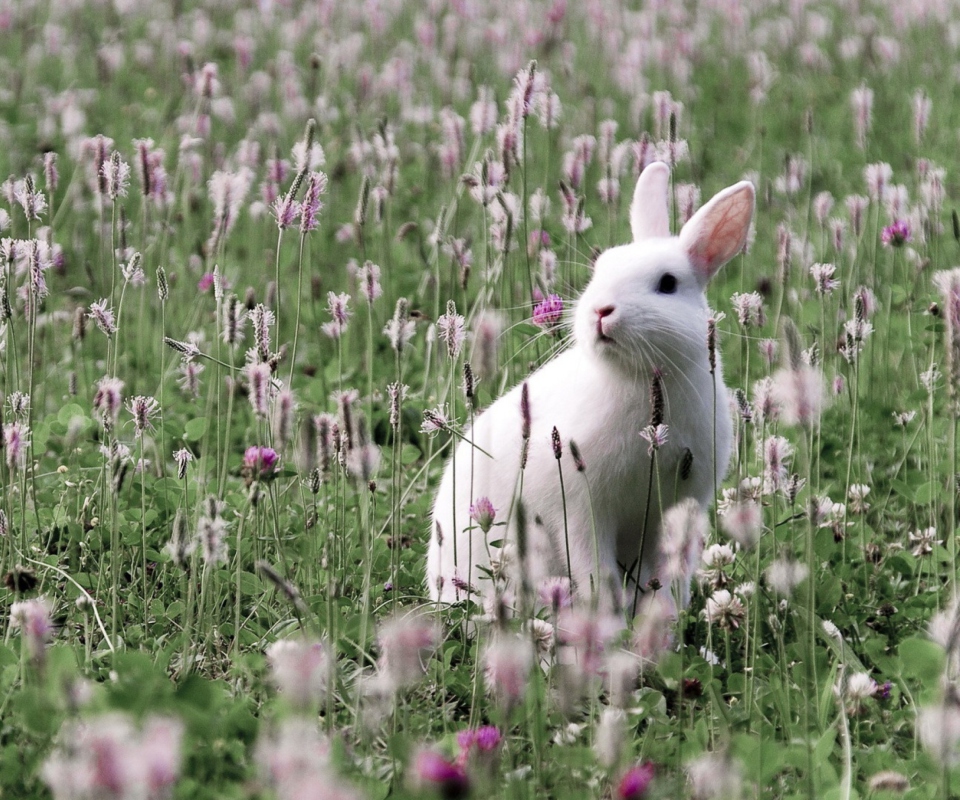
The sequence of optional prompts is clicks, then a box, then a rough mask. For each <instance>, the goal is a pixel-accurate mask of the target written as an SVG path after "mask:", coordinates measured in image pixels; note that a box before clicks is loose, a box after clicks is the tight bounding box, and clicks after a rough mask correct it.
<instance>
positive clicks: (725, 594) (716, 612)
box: [702, 589, 747, 630]
mask: <svg viewBox="0 0 960 800" xmlns="http://www.w3.org/2000/svg"><path fill="white" fill-rule="evenodd" d="M702 613H703V618H704V619H705V620H706V621H707V622H709V623H710V624H711V625H713V624H717V625H719V626H720V627H721V628H723V629H724V630H736V629H737V628H739V627H740V623H741V621H742V620H743V618H744V616H746V613H747V612H746V609H745V608H744V606H743V603H742V602H740V598H739V597H737V596H736V595H733V594H731V593H730V592H729V591H728V590H727V589H718V590H717V591H715V592H714V593H713V594H712V595H710V597H708V598H707V604H706V607H705V608H704V609H703V612H702Z"/></svg>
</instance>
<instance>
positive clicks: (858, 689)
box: [833, 672, 877, 716]
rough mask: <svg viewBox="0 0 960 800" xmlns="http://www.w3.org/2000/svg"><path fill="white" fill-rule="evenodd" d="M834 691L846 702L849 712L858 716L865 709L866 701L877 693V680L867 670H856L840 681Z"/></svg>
mask: <svg viewBox="0 0 960 800" xmlns="http://www.w3.org/2000/svg"><path fill="white" fill-rule="evenodd" d="M833 693H834V695H835V696H836V697H837V698H838V699H839V700H842V701H843V702H844V705H845V708H846V712H847V714H849V715H850V716H857V715H858V714H860V713H861V712H862V711H863V704H864V701H865V700H868V699H869V698H871V697H873V696H874V695H875V694H876V693H877V682H876V681H875V680H874V679H873V678H871V677H870V676H869V675H868V674H867V673H866V672H855V673H853V674H852V675H848V676H846V679H845V680H843V681H842V682H838V683H837V685H836V686H834V687H833Z"/></svg>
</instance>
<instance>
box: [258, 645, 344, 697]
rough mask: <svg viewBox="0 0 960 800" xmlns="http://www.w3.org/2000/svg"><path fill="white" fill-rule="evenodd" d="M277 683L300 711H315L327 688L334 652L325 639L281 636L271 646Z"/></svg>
mask: <svg viewBox="0 0 960 800" xmlns="http://www.w3.org/2000/svg"><path fill="white" fill-rule="evenodd" d="M266 655H267V661H268V662H269V663H270V672H271V676H272V678H273V682H274V683H275V684H276V685H277V688H279V689H280V692H281V693H282V694H283V695H284V696H285V697H287V698H288V700H289V702H290V704H291V705H292V706H293V707H294V708H295V709H297V710H298V711H303V712H307V713H313V712H314V711H315V710H316V708H317V706H318V705H319V704H320V702H321V700H322V699H323V698H324V696H325V693H326V689H327V680H328V679H329V677H330V667H331V663H330V654H329V652H328V650H327V646H326V645H325V644H323V643H322V642H318V641H311V640H308V639H281V640H279V641H276V642H274V643H273V644H271V645H270V646H269V647H268V648H267V652H266Z"/></svg>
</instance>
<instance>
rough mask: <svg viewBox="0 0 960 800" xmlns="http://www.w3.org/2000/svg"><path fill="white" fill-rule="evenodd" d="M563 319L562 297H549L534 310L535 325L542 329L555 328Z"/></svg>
mask: <svg viewBox="0 0 960 800" xmlns="http://www.w3.org/2000/svg"><path fill="white" fill-rule="evenodd" d="M561 319H563V300H562V299H561V297H560V295H557V294H550V295H547V298H546V299H545V300H542V301H540V302H539V303H537V305H536V306H535V307H534V309H533V324H534V325H538V326H540V327H541V328H553V327H554V326H556V325H558V324H559V323H560V320H561Z"/></svg>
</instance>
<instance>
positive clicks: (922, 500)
mask: <svg viewBox="0 0 960 800" xmlns="http://www.w3.org/2000/svg"><path fill="white" fill-rule="evenodd" d="M941 494H943V484H941V483H940V481H927V482H926V483H923V484H921V485H920V486H918V487H917V490H916V492H914V495H913V502H914V503H916V504H917V505H920V506H925V505H928V504H929V503H932V502H933V501H934V500H937V499H939V498H940V495H941Z"/></svg>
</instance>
